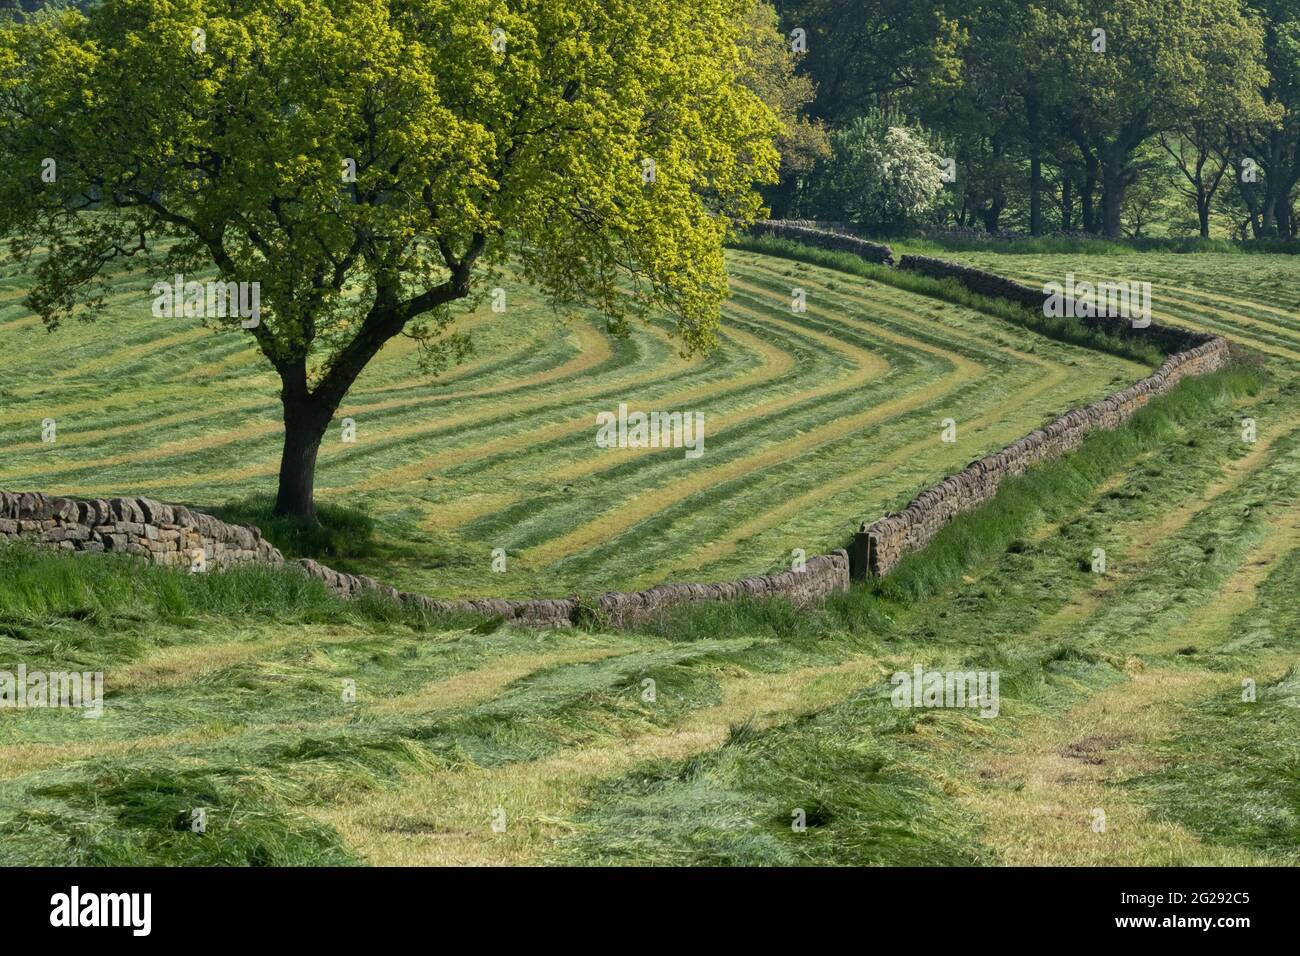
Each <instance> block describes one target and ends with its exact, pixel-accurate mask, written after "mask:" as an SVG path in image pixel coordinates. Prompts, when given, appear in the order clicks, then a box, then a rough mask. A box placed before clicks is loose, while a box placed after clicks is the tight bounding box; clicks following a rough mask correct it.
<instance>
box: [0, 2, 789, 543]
mask: <svg viewBox="0 0 1300 956" xmlns="http://www.w3.org/2000/svg"><path fill="white" fill-rule="evenodd" d="M750 6H751V0H693V2H692V3H691V4H689V5H688V6H686V7H682V6H681V5H679V4H677V3H674V2H672V0H565V2H564V3H555V2H552V0H104V2H103V3H102V4H100V5H98V6H95V7H92V8H91V9H90V10H88V11H87V12H86V13H84V14H82V13H78V12H75V11H63V12H56V13H48V14H45V15H38V16H36V17H29V18H26V19H25V20H24V21H23V22H21V23H11V24H8V25H6V26H5V27H4V28H3V29H0V230H2V231H3V233H4V234H6V235H8V236H10V237H12V241H11V245H12V248H13V250H14V252H15V253H16V254H17V255H18V256H19V257H20V258H21V259H22V260H24V261H27V262H29V263H30V264H31V266H32V270H33V274H34V276H35V284H34V287H33V290H32V292H31V294H30V296H29V298H28V302H29V304H30V305H31V307H32V308H33V309H34V310H36V311H37V312H38V313H39V314H40V315H41V316H42V317H43V318H44V320H45V321H46V323H47V324H49V325H55V324H57V323H58V322H59V321H60V320H61V319H63V318H66V317H67V316H69V315H70V314H72V313H73V311H74V310H76V309H77V308H78V307H81V308H85V307H86V306H89V307H90V308H89V311H85V312H83V313H82V314H83V315H91V316H93V315H94V311H93V309H94V306H95V304H96V302H97V300H98V298H99V297H100V296H102V293H103V290H104V288H105V284H104V283H105V280H104V279H103V273H104V271H105V270H106V269H108V268H113V267H115V265H116V264H117V263H118V262H120V261H121V260H123V259H137V258H138V259H143V260H146V261H147V263H148V265H149V266H150V268H152V269H153V270H154V272H153V275H152V277H151V278H150V279H148V280H147V281H146V282H145V283H144V287H145V288H146V289H147V288H148V286H149V284H150V283H151V282H152V281H154V280H155V279H166V278H169V277H170V276H171V275H172V274H173V273H175V272H189V271H193V270H201V269H208V270H211V269H215V270H216V273H217V275H218V276H219V277H220V279H221V280H223V281H234V282H257V283H259V284H260V290H261V302H262V309H263V311H262V315H261V321H260V324H258V325H257V326H256V327H254V328H251V329H248V330H247V331H246V334H249V335H251V336H252V337H253V338H254V339H255V340H256V343H257V346H258V347H259V348H260V350H261V352H262V353H263V354H264V355H265V357H266V359H267V361H269V362H270V363H271V365H272V366H273V367H274V368H275V370H276V372H278V373H279V376H280V380H281V383H282V388H281V399H282V402H283V406H284V424H285V437H284V452H283V457H282V461H281V468H280V480H279V494H278V498H277V502H276V511H277V513H279V514H287V515H296V516H299V517H301V518H303V519H307V520H311V519H314V515H315V511H314V504H313V482H314V472H315V463H316V456H317V452H318V449H319V446H320V443H321V439H322V437H323V435H324V434H325V432H326V429H327V427H328V425H329V423H330V420H331V418H332V417H333V415H334V412H335V410H336V409H337V408H338V407H339V404H340V402H341V401H342V400H343V398H344V396H345V395H346V394H347V392H348V390H349V388H350V387H351V386H352V384H353V383H354V382H355V381H356V379H357V376H358V375H359V374H360V373H361V371H362V370H363V369H364V368H365V367H366V364H367V363H368V362H369V361H370V360H371V359H372V358H374V356H375V355H376V354H377V353H378V352H379V350H380V349H381V348H383V346H384V344H385V343H386V342H388V341H389V340H390V339H392V338H393V337H394V336H396V335H399V334H406V335H411V336H414V337H416V338H417V339H419V340H420V341H421V342H422V343H423V344H424V345H425V346H427V347H428V348H430V349H433V350H435V352H436V350H438V349H439V348H444V349H445V348H447V347H448V345H449V344H451V345H452V346H454V344H455V342H456V339H455V336H454V332H453V331H452V329H451V323H452V321H453V313H452V311H451V306H452V305H453V303H455V302H457V300H461V299H465V298H466V297H469V296H471V295H472V294H474V293H476V291H477V290H476V285H481V284H482V283H481V281H480V279H481V277H482V275H483V274H484V268H485V266H491V265H493V264H499V263H501V262H502V261H503V260H504V259H505V257H507V256H515V257H517V261H518V262H519V263H520V264H521V266H522V268H523V269H524V271H525V273H526V275H528V276H529V277H530V279H531V280H532V281H533V282H534V283H536V284H537V286H538V287H540V288H541V289H542V290H543V291H544V292H545V293H547V294H548V295H549V296H551V297H552V298H553V299H555V300H557V301H575V300H582V301H587V302H592V303H594V304H595V305H596V306H598V307H599V308H601V309H603V310H604V311H605V312H606V313H607V314H608V315H610V316H611V318H612V320H613V321H614V323H615V325H616V326H620V325H622V324H624V323H625V322H626V321H627V319H628V317H629V316H632V315H635V314H636V313H638V312H639V311H641V310H643V309H645V308H648V307H652V306H654V307H662V308H667V309H669V310H671V312H672V313H673V314H674V315H675V316H676V319H677V329H678V332H679V334H680V337H681V341H682V344H683V349H684V351H687V352H690V351H694V350H700V349H706V348H708V347H710V346H711V345H712V344H713V343H714V341H715V329H716V325H717V322H718V317H719V310H720V305H721V301H722V300H723V298H724V297H725V295H726V273H725V268H724V263H723V258H722V242H723V239H724V237H725V236H726V235H727V233H728V230H729V229H731V228H732V223H733V221H742V222H743V221H745V220H748V219H751V218H752V217H754V216H755V215H756V214H757V213H758V212H759V207H760V202H759V200H758V197H757V195H756V194H755V192H754V189H753V186H754V183H755V182H756V181H771V180H772V179H773V177H774V175H775V170H776V166H777V162H778V156H777V151H776V148H775V146H774V145H773V139H774V136H775V135H776V134H777V132H778V130H779V126H778V123H777V121H776V120H775V118H774V116H773V114H772V112H771V110H770V109H768V108H767V107H766V106H765V105H764V103H763V102H762V101H761V99H760V98H759V96H758V95H756V94H755V93H754V92H752V91H751V90H750V89H748V88H746V87H745V86H744V85H743V84H742V83H741V82H740V81H739V77H740V76H742V75H744V73H745V69H746V64H745V60H744V57H743V55H742V52H741V48H740V37H741V35H742V31H743V30H744V24H745V17H746V14H747V12H748V10H749V8H750ZM51 160H52V161H53V165H52V166H51V164H50V163H49V162H48V161H51ZM50 170H53V171H54V175H53V176H52V177H51V176H50V175H48V172H49V171H50ZM353 172H354V173H355V175H353ZM145 301H146V302H147V301H148V300H147V299H146V300H145ZM225 322H226V323H227V324H228V325H229V326H230V327H231V328H237V327H238V324H239V319H238V318H231V319H227V320H225Z"/></svg>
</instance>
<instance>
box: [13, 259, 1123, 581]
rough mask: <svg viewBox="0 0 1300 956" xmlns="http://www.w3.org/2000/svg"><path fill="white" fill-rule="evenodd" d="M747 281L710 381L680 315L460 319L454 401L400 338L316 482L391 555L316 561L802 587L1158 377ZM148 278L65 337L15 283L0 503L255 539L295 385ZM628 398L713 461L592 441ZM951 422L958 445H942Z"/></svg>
mask: <svg viewBox="0 0 1300 956" xmlns="http://www.w3.org/2000/svg"><path fill="white" fill-rule="evenodd" d="M730 261H731V267H732V274H733V281H732V286H733V297H732V299H731V301H730V303H729V304H728V306H727V308H726V312H725V322H724V327H723V347H722V348H721V349H719V350H718V351H716V352H715V353H714V354H712V355H710V356H708V357H706V358H702V359H696V360H692V361H686V360H683V359H681V358H680V357H679V356H678V354H677V350H676V346H675V344H674V343H673V341H671V340H670V338H669V336H668V330H669V325H668V323H667V321H666V320H665V321H662V322H657V323H654V324H651V325H649V326H643V327H640V328H637V329H636V330H635V331H634V332H633V334H632V335H631V337H630V338H627V339H618V338H614V337H611V336H610V335H608V334H607V333H606V332H605V331H604V329H603V325H602V322H601V320H600V319H599V317H597V316H593V315H589V314H582V313H578V314H573V315H557V314H555V313H553V312H552V311H551V310H550V309H549V308H547V307H545V306H543V305H542V304H541V303H540V302H538V301H537V298H536V296H535V295H534V294H533V293H532V292H531V291H530V290H529V289H528V288H527V287H526V286H521V285H518V284H512V283H511V282H509V281H507V282H506V283H505V285H504V288H505V289H506V303H507V311H506V313H505V314H494V313H493V312H491V310H490V308H489V306H488V303H486V302H485V303H484V304H483V307H482V308H481V309H480V310H479V311H476V312H474V313H472V314H469V315H467V316H465V317H464V319H463V320H462V321H463V324H464V327H465V328H466V329H467V330H468V331H470V333H471V334H472V335H473V337H474V340H475V341H476V343H477V345H476V354H475V356H474V357H473V358H472V359H471V360H470V361H469V362H468V363H467V364H465V365H463V366H461V367H459V368H456V369H453V370H451V371H449V372H447V373H445V374H444V375H443V376H442V377H441V378H440V379H438V380H437V381H430V380H429V379H428V378H427V377H422V376H421V375H420V373H419V371H418V369H417V367H416V356H415V352H414V346H413V343H411V342H410V341H409V340H407V339H398V340H396V341H395V342H394V343H393V344H392V345H390V347H388V348H387V349H385V351H384V352H383V353H382V354H381V355H380V356H379V358H378V359H377V360H376V362H375V363H374V364H373V365H372V367H371V368H370V369H369V370H368V371H367V372H366V374H365V375H364V376H363V378H362V379H361V381H360V382H359V383H358V386H357V387H356V388H355V389H354V390H353V392H352V394H351V396H350V397H349V399H348V401H347V403H346V404H345V406H344V407H343V408H342V409H341V410H340V412H339V414H338V416H336V424H335V426H334V427H333V429H332V430H331V432H330V434H329V435H328V436H327V438H326V441H325V445H324V447H323V449H322V453H321V458H320V467H319V471H318V480H317V488H318V498H319V500H320V501H321V502H322V503H323V504H325V505H333V506H337V508H338V509H340V514H341V515H342V517H343V518H345V519H346V518H348V517H349V516H350V515H352V514H353V513H354V512H356V511H358V510H360V511H364V512H366V513H368V514H369V515H370V516H371V517H372V518H373V520H374V521H375V525H376V528H375V533H374V538H375V540H374V541H373V542H372V543H371V544H369V545H368V546H365V547H361V546H358V545H357V543H356V542H352V543H351V544H350V545H347V546H344V547H341V548H338V549H334V553H330V552H329V551H327V552H326V553H324V554H322V555H319V556H320V557H322V559H323V560H325V561H326V562H327V563H330V564H331V565H333V566H335V567H338V568H339V569H340V570H346V571H354V572H365V573H369V574H372V575H374V576H376V577H379V578H380V579H382V580H384V581H386V582H388V583H391V584H393V585H395V586H397V587H400V588H403V589H406V590H413V591H419V592H422V593H426V594H431V595H435V596H478V595H499V596H511V597H514V596H543V597H545V596H560V595H565V594H570V593H575V592H576V593H583V594H590V593H599V592H600V591H604V590H610V589H633V588H637V587H646V586H649V585H652V584H657V583H659V582H661V581H665V580H683V581H709V580H724V579H728V578H735V577H740V576H744V575H745V574H751V573H763V572H768V571H773V570H781V569H784V568H787V567H789V566H790V562H791V557H792V552H793V551H794V549H802V550H803V551H804V552H805V553H806V554H808V555H813V554H817V553H821V552H824V551H826V550H830V549H832V548H836V547H841V546H843V545H844V543H845V542H846V541H847V540H848V538H849V536H850V535H851V533H852V531H853V530H854V529H855V528H856V525H857V523H858V522H860V521H863V520H868V521H870V520H873V519H875V518H876V517H878V516H879V515H880V514H882V513H884V511H886V510H888V509H890V508H893V507H898V506H900V505H902V504H904V503H905V502H906V501H908V500H909V499H910V498H911V497H912V496H913V494H915V492H916V491H917V490H918V489H919V488H921V487H923V486H924V485H925V484H927V483H930V482H932V481H934V480H937V479H938V478H940V477H942V476H943V475H945V474H947V473H949V472H951V471H953V470H955V469H958V468H960V467H961V466H963V465H965V464H966V463H967V462H968V461H970V460H971V459H972V458H975V457H978V456H979V455H981V454H984V453H986V452H988V451H990V450H992V449H994V448H997V447H1000V446H1001V445H1003V444H1005V443H1007V442H1009V441H1012V440H1014V439H1015V438H1017V437H1019V436H1020V435H1022V434H1024V433H1025V432H1027V431H1030V430H1031V429H1033V428H1034V427H1036V426H1038V425H1039V424H1041V423H1043V422H1045V421H1047V420H1049V419H1050V418H1052V417H1054V416H1055V415H1057V414H1059V413H1060V412H1061V411H1063V410H1065V409H1066V408H1069V407H1070V406H1072V405H1076V404H1080V403H1083V402H1087V401H1091V400H1094V399H1096V398H1099V397H1101V396H1102V395H1104V394H1106V393H1107V392H1110V391H1114V390H1115V389H1116V388H1117V387H1119V386H1121V385H1122V384H1126V383H1128V382H1130V381H1133V380H1134V379H1136V378H1139V377H1140V376H1141V375H1142V374H1143V373H1144V372H1145V371H1146V370H1147V363H1146V362H1142V361H1138V360H1135V359H1141V358H1143V356H1140V355H1138V356H1133V357H1129V358H1125V357H1122V356H1116V355H1112V354H1106V353H1103V352H1098V351H1094V350H1092V349H1088V348H1081V347H1079V346H1077V345H1072V344H1067V343H1064V342H1060V341H1055V340H1053V339H1050V338H1047V337H1044V336H1041V335H1036V334H1034V333H1032V332H1028V331H1026V330H1025V329H1022V328H1018V327H1016V326H1014V325H1011V324H1009V323H1007V322H1005V321H1003V320H1001V319H999V318H996V317H993V316H990V315H988V314H985V313H982V312H980V311H977V310H975V309H972V308H970V307H968V306H962V305H955V304H952V303H947V302H943V301H940V300H937V299H934V298H931V297H928V296H925V295H919V294H916V293H915V292H911V291H907V290H904V289H900V288H896V287H894V286H890V285H885V284H882V283H879V282H875V281H871V280H868V279H865V278H863V277H861V276H855V275H851V274H845V273H842V272H837V271H833V270H830V269H827V268H823V267H820V266H815V265H811V264H806V263H800V262H794V261H791V260H788V259H781V258H772V257H767V256H761V255H757V254H754V253H750V252H744V251H735V252H733V253H732V254H731V259H730ZM155 279H156V277H149V276H144V275H142V274H140V273H134V274H122V275H119V276H117V277H115V280H114V286H113V292H112V294H111V296H110V298H109V300H108V302H107V304H106V307H105V310H104V313H105V314H104V315H103V316H102V318H101V319H100V320H99V321H98V322H96V323H94V324H91V325H81V324H77V323H72V324H69V325H67V326H65V327H64V328H61V329H59V330H57V331H55V332H53V333H49V332H47V331H45V330H44V329H43V327H41V325H40V323H39V321H38V320H37V319H36V318H35V317H32V316H30V315H28V314H27V313H26V312H25V311H24V309H23V306H22V304H21V302H20V301H19V299H20V297H21V293H22V289H23V285H22V283H23V279H22V277H20V276H15V275H10V274H6V275H5V277H4V278H3V280H0V332H2V333H3V335H4V337H5V344H6V348H5V350H4V352H3V354H0V487H4V488H6V489H29V488H30V489H39V490H43V491H48V492H51V493H61V494H70V495H96V496H108V495H114V494H145V495H149V496H152V497H155V498H158V499H161V500H164V501H180V502H185V503H188V504H193V505H196V506H198V507H200V508H204V509H208V510H213V511H216V512H218V513H220V514H222V515H223V516H226V517H229V518H231V519H232V520H254V521H256V520H258V519H259V518H260V517H262V516H263V514H264V507H265V502H266V501H267V500H268V499H269V497H270V496H271V495H272V494H273V492H274V487H275V474H276V470H277V467H278V460H279V448H280V436H281V423H280V417H279V416H280V411H279V402H278V383H277V381H276V380H275V377H274V374H273V373H272V372H271V370H270V368H269V366H268V365H267V364H266V363H265V361H264V360H263V359H261V358H260V356H258V355H257V354H256V353H255V352H254V351H253V349H252V348H251V345H250V343H249V341H248V340H247V337H246V336H241V335H240V334H237V333H224V334H221V335H217V334H214V333H213V332H211V331H209V330H207V329H204V328H202V327H201V326H199V325H198V322H197V320H194V319H189V320H186V319H156V318H154V317H153V316H152V315H151V314H150V309H149V306H150V303H151V297H150V296H149V287H150V286H151V285H152V282H153V281H154V280H155ZM796 287H798V288H802V289H804V290H805V292H806V296H807V311H806V312H804V313H800V314H796V313H794V312H792V310H791V306H790V303H791V290H792V289H793V288H796ZM620 403H627V405H628V406H629V407H630V408H631V409H632V410H634V411H635V410H638V409H639V410H642V411H646V412H649V411H665V412H671V411H684V412H690V411H698V412H702V413H703V414H704V416H705V443H704V454H703V456H702V457H700V458H698V459H688V458H686V457H685V455H684V453H683V451H682V450H681V449H626V448H625V449H618V448H613V449H606V448H600V447H598V446H597V444H596V440H595V438H596V415H597V413H599V412H601V411H616V410H617V408H618V406H619V404H620ZM344 418H351V419H353V420H354V421H355V422H356V426H357V433H356V434H357V440H356V442H355V443H345V442H344V441H342V429H341V424H340V423H341V420H342V419H344ZM945 418H952V419H954V420H955V421H956V422H957V439H958V440H957V441H956V442H955V443H951V444H945V443H943V442H941V441H940V432H941V422H942V421H943V420H944V419H945ZM45 419H54V420H55V422H56V423H57V429H58V431H57V442H55V443H53V444H49V443H43V442H42V441H41V423H42V421H43V420H45ZM249 498H252V499H254V500H253V501H252V502H248V501H247V499H249ZM268 531H269V533H271V534H272V537H274V531H273V529H268ZM496 548H502V549H505V551H506V554H507V571H506V572H505V573H495V572H493V570H492V552H493V549H496Z"/></svg>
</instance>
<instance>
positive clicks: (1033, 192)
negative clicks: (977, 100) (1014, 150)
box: [1025, 75, 1043, 236]
mask: <svg viewBox="0 0 1300 956" xmlns="http://www.w3.org/2000/svg"><path fill="white" fill-rule="evenodd" d="M1025 111H1026V116H1027V119H1028V122H1029V234H1030V235H1031V236H1041V235H1042V234H1043V160H1042V146H1041V139H1042V137H1041V130H1040V129H1039V127H1040V125H1041V120H1040V118H1039V111H1038V84H1037V83H1036V82H1035V79H1034V77H1033V76H1032V75H1030V77H1029V82H1028V84H1027V86H1026V93H1025Z"/></svg>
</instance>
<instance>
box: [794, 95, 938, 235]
mask: <svg viewBox="0 0 1300 956" xmlns="http://www.w3.org/2000/svg"><path fill="white" fill-rule="evenodd" d="M831 147H832V151H833V154H834V155H833V156H832V158H831V160H830V161H829V162H828V163H827V166H826V170H825V172H824V174H823V178H822V180H821V183H820V188H819V192H818V194H817V198H816V199H815V202H816V204H817V208H818V210H819V211H820V215H821V217H822V218H826V219H836V220H839V219H843V220H847V221H848V222H852V223H855V224H857V225H859V226H861V227H863V228H864V229H865V230H867V231H869V232H876V233H889V232H899V231H902V230H903V229H906V228H907V227H909V226H910V225H913V224H914V223H915V222H916V221H917V220H918V219H919V218H920V217H921V216H923V215H924V214H925V213H926V212H927V211H929V210H930V209H931V208H932V207H933V205H934V203H935V200H936V199H937V197H938V195H939V192H940V190H942V188H943V181H942V178H941V176H942V173H941V168H940V162H941V158H940V157H939V156H938V155H937V154H935V153H934V152H933V151H932V150H931V149H930V147H929V145H928V144H927V143H926V142H925V139H924V135H923V134H922V133H921V131H920V130H917V129H908V128H906V127H904V126H897V125H890V123H889V121H888V117H886V116H884V115H882V114H876V115H873V116H864V117H858V118H857V119H855V120H854V121H853V122H852V123H850V124H849V125H848V126H847V127H845V128H844V129H842V130H840V131H838V132H837V133H835V135H834V136H833V137H832V138H831Z"/></svg>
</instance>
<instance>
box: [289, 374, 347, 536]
mask: <svg viewBox="0 0 1300 956" xmlns="http://www.w3.org/2000/svg"><path fill="white" fill-rule="evenodd" d="M333 415H334V410H333V409H325V408H323V407H321V406H318V405H315V404H313V403H312V401H311V399H310V398H298V399H293V400H290V399H285V402H284V453H283V455H282V456H281V458H280V488H279V492H278V493H277V494H276V498H275V514H276V515H277V516H283V517H291V518H297V519H298V520H299V521H301V522H303V523H304V524H317V523H318V521H317V519H316V501H315V498H314V492H315V488H316V455H317V453H318V452H319V451H320V443H321V439H322V438H324V437H325V430H326V429H327V428H328V427H329V422H330V419H331V418H332V417H333Z"/></svg>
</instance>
